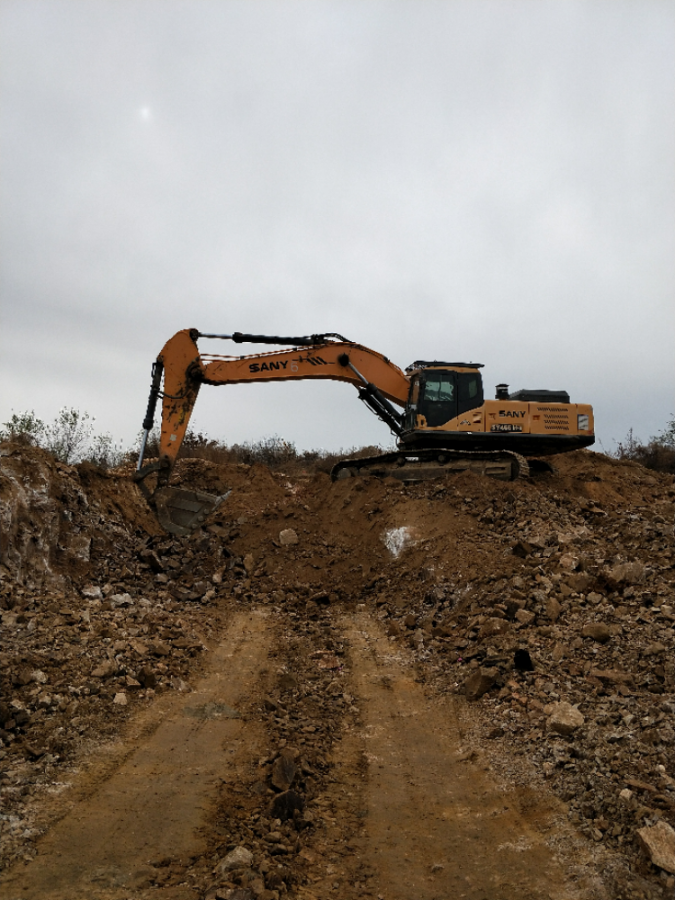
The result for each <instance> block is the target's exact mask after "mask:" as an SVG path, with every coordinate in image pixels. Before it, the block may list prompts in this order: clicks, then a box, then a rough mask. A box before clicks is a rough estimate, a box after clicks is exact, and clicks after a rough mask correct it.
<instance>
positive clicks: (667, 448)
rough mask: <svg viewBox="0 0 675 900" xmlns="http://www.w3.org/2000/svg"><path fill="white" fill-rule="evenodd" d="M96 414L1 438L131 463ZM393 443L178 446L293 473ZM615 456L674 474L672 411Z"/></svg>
mask: <svg viewBox="0 0 675 900" xmlns="http://www.w3.org/2000/svg"><path fill="white" fill-rule="evenodd" d="M95 421H96V419H95V418H93V417H91V416H90V415H89V413H86V412H84V413H82V412H79V411H78V410H76V409H72V408H70V409H69V408H67V407H64V408H63V409H61V410H60V411H59V413H58V415H57V416H56V418H55V419H54V421H53V422H51V423H49V424H46V423H45V422H43V421H42V419H38V417H37V416H36V415H35V412H34V411H33V410H31V411H30V412H22V413H13V414H12V417H11V418H10V420H9V422H5V423H4V424H3V426H2V428H0V440H14V441H21V442H23V443H25V444H29V445H31V446H34V447H41V448H42V449H43V450H47V451H48V452H49V453H51V454H52V455H53V456H54V457H55V458H56V459H58V460H59V461H60V462H64V463H69V464H73V463H78V462H85V461H86V462H91V463H93V464H94V465H97V466H100V467H101V468H104V469H108V468H113V467H115V466H119V465H123V464H125V463H132V462H133V463H135V462H136V460H137V459H138V449H137V447H138V445H140V436H139V438H138V440H137V442H136V447H135V448H132V449H129V448H127V449H123V447H122V444H121V442H120V443H115V441H114V440H113V438H112V436H111V435H110V434H96V433H95V431H94V422H95ZM393 449H394V448H393V447H388V448H383V447H379V446H369V447H360V448H356V447H352V448H350V449H347V450H340V451H338V452H334V453H333V452H330V451H328V450H302V451H299V450H297V449H296V447H295V444H293V443H292V442H290V441H286V440H284V438H281V437H278V436H277V435H274V436H273V437H267V438H263V439H262V440H259V441H251V442H249V441H247V442H245V443H243V444H232V446H228V445H227V444H224V443H222V442H221V441H217V440H213V439H212V438H209V437H207V436H206V435H205V434H202V433H201V432H197V433H196V432H194V431H188V433H187V434H186V436H185V439H184V441H183V444H182V446H181V448H180V453H179V458H180V459H205V460H208V461H209V462H214V463H246V464H247V465H254V464H256V463H258V464H261V465H265V466H269V468H270V469H273V470H276V471H285V472H289V473H294V474H297V473H299V472H303V471H307V472H330V470H331V468H332V467H333V466H334V465H335V463H336V462H337V461H338V460H340V459H344V458H345V457H364V456H373V455H375V454H377V453H381V452H383V450H393ZM158 455H159V429H158V428H156V427H155V428H154V429H153V430H152V432H151V433H150V435H149V438H148V442H147V446H146V451H145V459H146V460H150V459H153V458H156V457H157V456H158ZM609 455H610V456H612V457H614V459H620V460H630V461H632V462H637V463H640V465H643V466H646V467H647V468H648V469H654V470H655V471H656V472H669V473H671V474H673V475H675V416H673V418H672V419H671V420H670V422H669V423H668V425H667V426H666V428H665V429H664V430H663V431H662V432H660V434H658V435H656V436H655V437H652V438H650V439H649V441H648V442H647V443H643V442H642V441H641V440H640V439H639V438H636V437H635V435H634V433H633V429H632V428H631V429H630V431H629V432H628V434H627V435H626V437H625V438H624V440H623V441H619V442H617V446H616V449H615V450H614V451H612V452H610V453H609Z"/></svg>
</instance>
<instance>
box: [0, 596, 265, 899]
mask: <svg viewBox="0 0 675 900" xmlns="http://www.w3.org/2000/svg"><path fill="white" fill-rule="evenodd" d="M266 619H267V616H266V615H265V613H264V612H261V611H254V612H240V613H237V614H236V615H235V616H234V617H233V619H232V622H231V624H230V627H229V629H228V633H227V637H226V639H225V640H224V641H223V642H222V643H221V644H220V645H219V646H218V647H216V648H215V650H214V651H213V655H212V658H211V662H210V670H209V672H208V673H207V674H206V676H205V677H204V678H202V680H201V681H200V682H199V683H198V684H197V685H196V688H195V690H194V691H193V692H192V693H190V694H182V695H179V696H175V697H171V699H170V701H169V702H168V703H167V704H158V705H157V707H156V708H155V710H154V716H155V718H156V721H155V722H154V723H150V722H148V723H144V728H143V731H144V732H145V735H146V736H145V738H144V739H143V738H142V739H141V741H140V742H139V743H138V744H137V746H136V748H135V750H134V751H133V752H132V753H128V748H126V751H125V756H124V758H123V759H122V760H121V764H120V765H119V766H118V767H116V770H115V771H114V772H113V773H110V772H108V776H105V775H104V778H105V780H104V781H102V782H100V783H99V784H98V786H95V787H94V789H93V790H92V786H91V785H90V784H87V783H86V782H87V780H88V778H89V780H91V777H92V776H91V773H90V774H89V776H87V774H86V773H85V774H84V775H83V776H82V778H81V779H80V781H81V783H80V784H76V785H75V786H74V790H75V792H76V793H77V792H79V793H80V795H82V793H84V795H85V797H84V798H83V799H81V800H80V801H79V802H76V803H75V805H74V806H73V808H72V809H71V811H70V812H69V814H68V815H66V816H65V817H64V818H63V819H62V820H61V821H60V822H59V823H58V824H57V825H55V826H54V828H53V829H52V830H51V831H50V832H49V833H48V834H47V835H46V836H45V837H44V838H43V839H42V840H41V841H40V843H39V845H38V851H39V853H38V856H37V857H36V858H35V860H33V861H32V862H31V863H29V864H28V865H25V864H24V865H20V866H17V867H15V868H14V869H13V870H11V871H10V872H9V873H8V874H7V875H6V876H5V879H4V884H3V886H2V888H0V898H3V900H15V898H17V900H18V898H21V900H33V898H38V897H39V898H42V900H44V898H52V900H75V898H78V897H81V898H87V900H93V898H111V900H113V898H117V897H124V898H127V897H129V896H130V891H131V892H132V895H133V896H134V897H140V896H143V895H144V892H145V889H146V888H149V887H150V884H151V883H156V882H157V870H156V869H154V868H153V867H152V866H151V865H150V864H151V863H152V862H155V861H159V860H162V859H171V860H172V861H177V860H184V859H190V858H193V859H194V858H195V857H198V856H199V855H200V854H201V853H202V852H203V850H204V838H203V836H202V835H201V834H200V833H198V831H199V829H200V827H202V828H203V826H204V825H205V824H206V823H207V822H208V819H209V815H210V813H211V810H212V806H213V804H214V798H215V793H216V785H217V784H219V783H220V782H221V781H222V780H223V779H224V778H228V779H230V778H236V777H237V772H238V770H239V769H241V768H243V767H245V766H246V765H248V764H249V761H250V756H251V753H252V752H255V751H254V750H252V749H251V748H252V745H255V744H256V738H257V737H258V735H257V730H256V726H255V725H254V724H252V723H249V722H246V721H245V720H244V719H243V718H241V717H240V714H239V712H238V709H237V707H239V706H240V705H241V704H243V703H244V701H245V700H246V698H247V696H248V695H250V693H251V691H252V689H253V687H254V686H255V684H256V683H257V680H258V677H259V673H260V670H261V667H263V665H264V663H265V660H266V658H267V654H268V651H269V647H270V644H271V637H272V635H271V629H270V628H269V627H267V623H266ZM150 715H151V716H152V715H153V711H151V713H150ZM153 724H154V727H153ZM258 730H259V729H258ZM108 769H110V766H108ZM87 795H88V796H87ZM167 874H169V875H171V874H172V873H171V871H168V872H167ZM173 874H174V875H175V871H174V873H173ZM179 878H180V876H178V878H176V877H174V879H173V880H174V881H176V880H179ZM151 893H152V896H153V897H157V898H160V897H164V896H166V897H167V898H168V897H169V896H171V897H172V898H178V897H179V896H180V897H181V898H182V897H194V896H195V895H194V894H193V893H192V891H190V890H189V889H187V890H184V891H182V892H181V891H180V890H179V891H178V893H177V892H176V890H175V889H174V888H159V889H158V888H154V889H153V890H152V892H151Z"/></svg>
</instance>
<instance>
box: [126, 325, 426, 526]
mask: <svg viewBox="0 0 675 900" xmlns="http://www.w3.org/2000/svg"><path fill="white" fill-rule="evenodd" d="M199 338H215V339H219V340H225V341H232V342H233V343H237V344H242V343H254V344H275V345H277V346H279V345H281V346H284V345H290V346H289V347H288V349H283V350H272V351H270V352H268V353H254V354H248V355H242V356H232V355H219V354H206V353H200V351H199V348H198V346H197V341H198V339H199ZM307 378H312V379H317V378H318V379H328V380H331V381H345V382H348V383H350V384H353V385H354V386H355V387H356V388H357V391H358V394H359V398H360V399H361V400H362V401H363V402H364V403H366V405H367V406H368V407H369V408H370V409H371V410H372V411H373V412H374V413H375V414H376V415H377V416H378V417H379V418H380V419H382V420H383V421H384V422H385V423H386V424H387V425H388V426H389V427H390V429H391V430H392V431H393V432H394V433H395V434H400V431H401V429H402V423H403V416H402V415H401V413H399V412H398V410H397V409H396V407H395V406H394V405H393V404H396V405H397V406H400V407H403V406H405V403H406V400H407V397H408V389H409V379H408V378H407V376H406V375H405V373H404V372H403V371H402V370H401V369H399V368H398V366H396V365H394V364H393V363H392V362H391V361H390V360H388V359H387V357H386V356H383V355H382V354H381V353H377V352H376V351H374V350H370V349H369V348H368V347H364V346H362V345H361V344H356V343H353V342H352V341H348V340H346V339H345V338H343V337H342V336H341V335H338V334H316V335H308V336H304V337H275V336H267V335H254V334H242V333H240V332H235V333H234V334H223V335H216V334H202V333H201V332H199V331H197V330H196V329H185V330H183V331H179V332H178V333H177V334H175V335H174V336H173V337H172V338H171V339H170V340H169V341H167V343H166V344H165V345H164V347H163V348H162V351H161V353H160V354H159V356H158V357H157V360H156V362H155V364H154V365H153V373H152V386H151V389H150V399H149V401H148V409H147V412H146V416H145V420H144V421H143V429H144V433H143V441H142V445H141V452H140V454H139V460H138V469H137V472H136V476H135V478H136V481H137V482H138V483H139V484H140V486H141V488H142V489H143V490H144V493H145V494H146V496H147V497H148V499H149V500H151V502H154V503H155V505H156V507H157V512H158V516H159V518H160V522H161V523H162V525H163V526H164V527H165V528H167V530H169V531H173V532H174V533H177V534H184V533H187V532H189V530H190V529H191V528H192V527H194V524H196V522H193V521H192V519H191V518H190V516H191V514H192V513H194V514H195V515H194V516H193V518H194V517H195V516H196V517H197V518H198V517H199V516H201V517H202V519H203V518H204V516H203V513H204V510H205V509H206V508H207V507H209V503H208V501H207V500H205V499H204V498H206V497H208V495H199V497H198V498H197V495H196V492H187V491H180V492H178V493H179V494H183V495H187V494H188V493H189V494H191V495H194V496H191V497H186V496H183V497H182V499H181V498H180V497H177V493H176V490H175V489H174V490H173V493H172V492H171V491H170V490H169V488H168V481H169V476H170V474H171V470H172V468H173V466H174V463H175V461H176V458H177V456H178V452H179V450H180V447H181V444H182V442H183V439H184V437H185V434H186V432H187V429H188V426H189V424H190V418H191V416H192V411H193V409H194V406H195V403H196V401H197V396H198V394H199V390H200V388H201V386H202V385H203V384H209V385H225V384H243V383H246V382H259V381H298V380H302V379H307ZM162 380H163V387H162ZM160 397H161V399H162V426H161V436H160V457H159V460H157V461H156V462H154V463H151V464H150V465H147V466H143V455H144V452H145V444H146V441H147V436H148V434H149V432H150V430H151V429H152V426H153V421H154V416H155V409H156V405H157V401H158V399H159V398H160ZM153 472H157V474H158V479H157V487H156V489H155V491H154V492H152V493H151V492H150V491H149V490H148V489H147V488H146V487H145V485H144V481H145V479H146V478H147V477H148V476H149V475H150V474H152V473H153ZM209 499H211V500H213V499H214V498H209ZM174 501H176V502H179V503H181V504H182V507H181V508H182V509H183V513H184V514H179V513H178V512H177V511H176V509H175V508H169V507H171V504H173V503H174ZM167 504H169V506H167ZM174 506H175V504H174ZM213 508H215V506H214V505H213V504H211V505H210V509H209V510H208V511H211V510H212V509H213ZM177 518H178V519H181V522H177V521H176V519H177ZM188 520H189V521H188Z"/></svg>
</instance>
